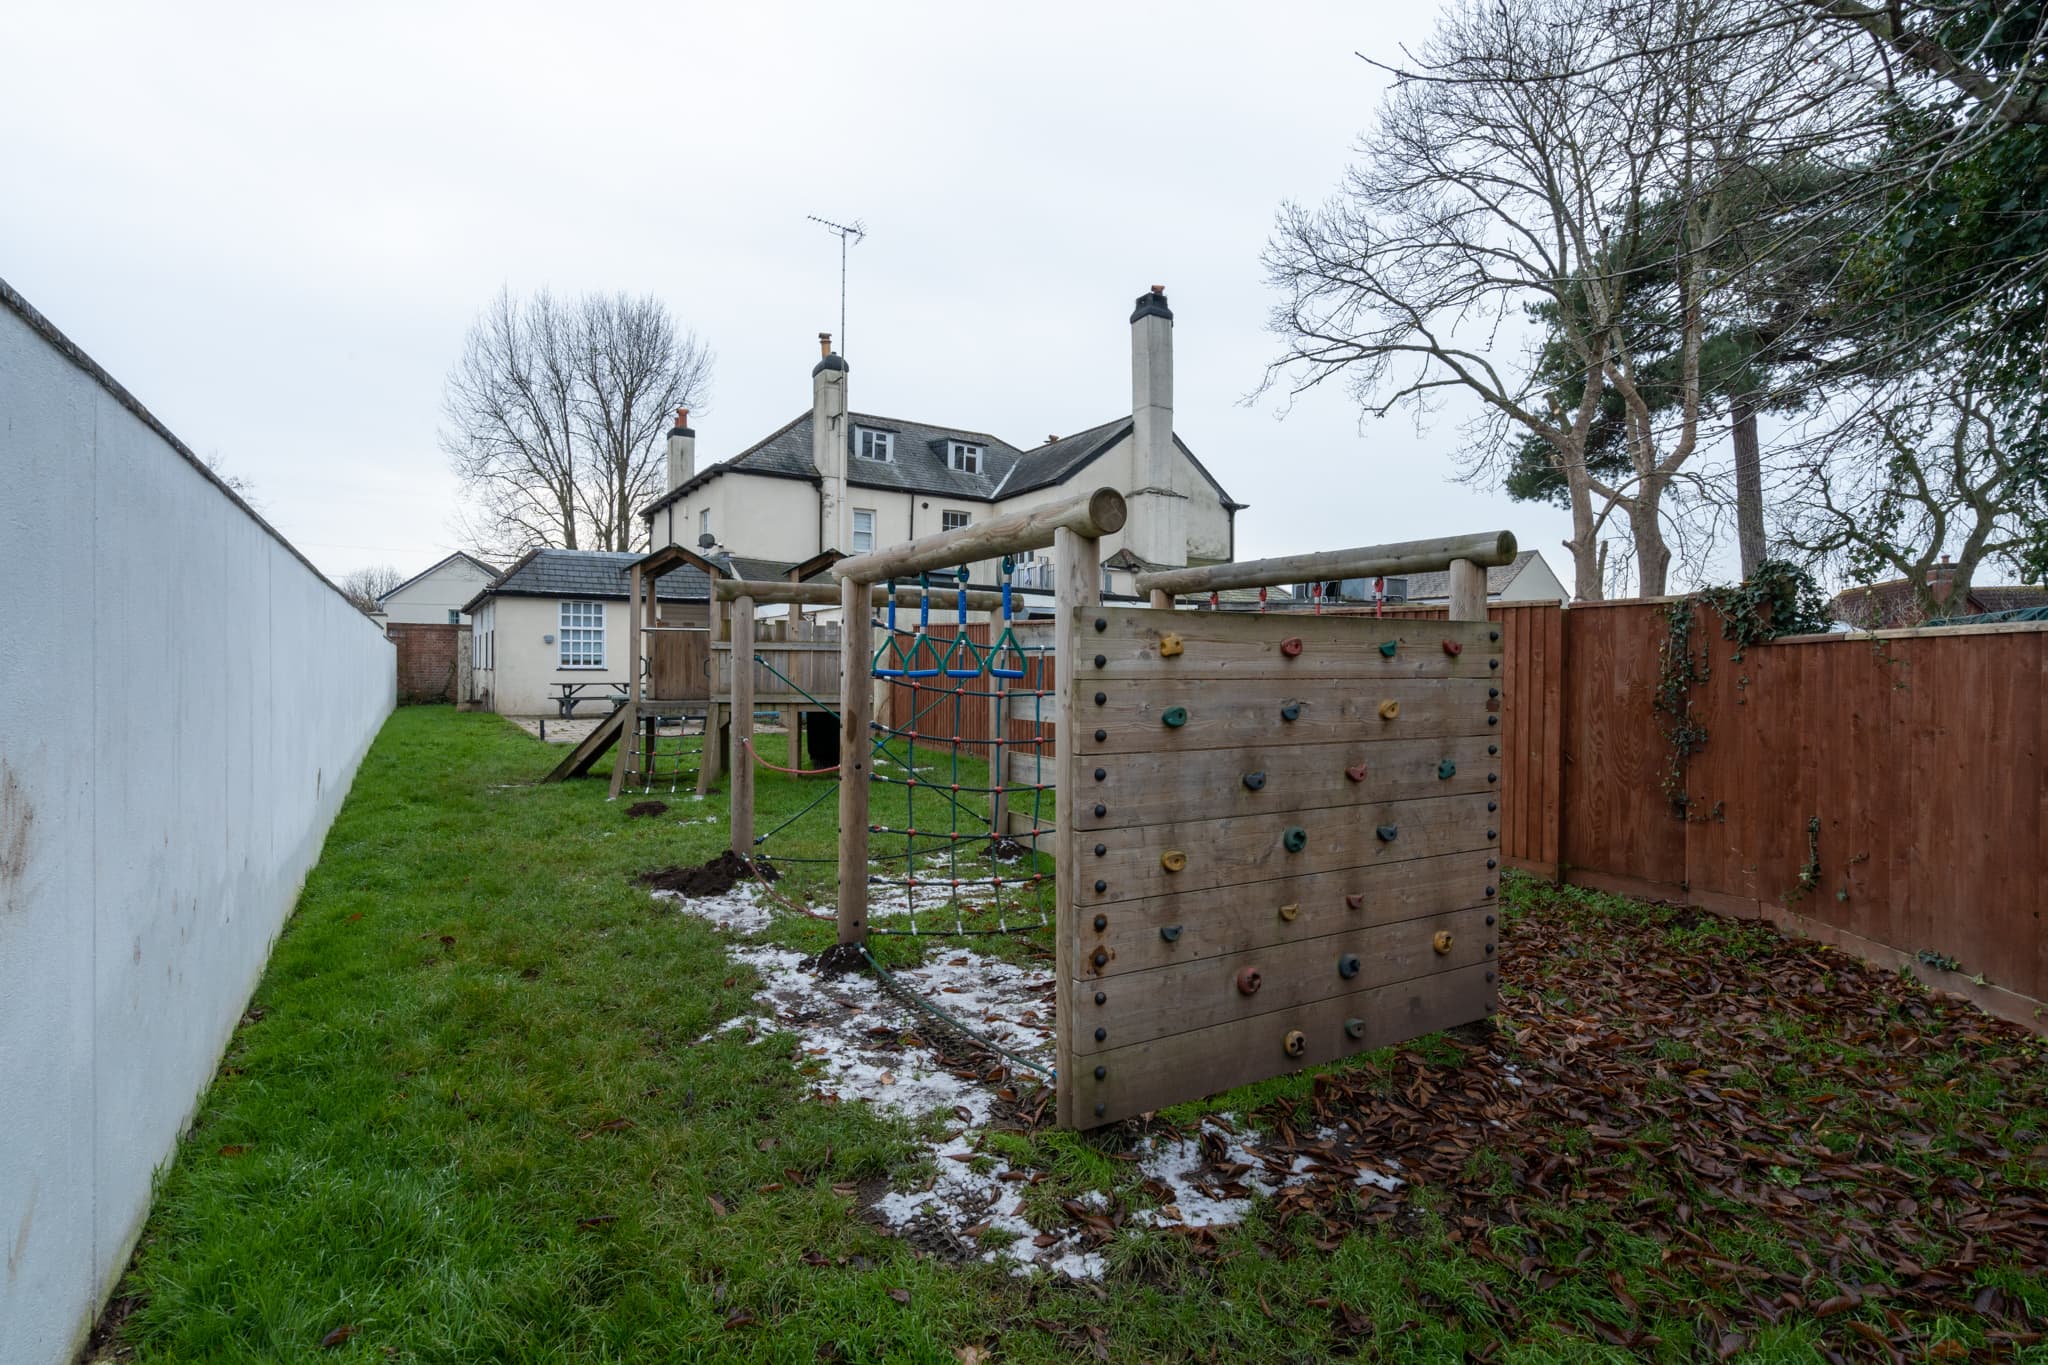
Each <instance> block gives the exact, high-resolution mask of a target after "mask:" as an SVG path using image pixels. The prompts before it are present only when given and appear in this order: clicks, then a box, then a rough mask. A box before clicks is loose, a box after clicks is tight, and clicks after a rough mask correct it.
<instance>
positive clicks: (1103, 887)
mask: <svg viewBox="0 0 2048 1365" xmlns="http://www.w3.org/2000/svg"><path fill="white" fill-rule="evenodd" d="M1107 890H1109V883H1108V882H1106V881H1103V880H1102V879H1101V878H1100V877H1098V878H1096V879H1095V894H1096V895H1098V896H1099V895H1101V894H1102V893H1103V892H1105V891H1107Z"/></svg>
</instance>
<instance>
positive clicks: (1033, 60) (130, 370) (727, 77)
mask: <svg viewBox="0 0 2048 1365" xmlns="http://www.w3.org/2000/svg"><path fill="white" fill-rule="evenodd" d="M1433 14H1434V7H1433V6H1432V5H1431V4H1429V3H1427V0H1424V2H1423V3H1415V4H1406V5H1395V4H1386V3H1374V4H1351V5H1312V4H1292V5H1287V6H1267V7H1249V6H1244V5H1234V6H1227V7H1226V6H1216V7H1208V6H1201V5H1194V4H1186V3H1177V4H1172V5H1160V6H1156V7H1145V8H1142V9H1141V8H1140V7H1137V6H1134V5H1126V4H1104V3H1099V2H1098V3H1094V4H1085V5H1054V4H1037V5H1030V6H1014V7H1004V8H1001V9H998V8H996V7H983V6H967V5H961V4H958V3H954V4H934V5H930V6H921V5H920V6H913V5H900V4H882V5H856V4H839V5H834V6H830V7H825V6H817V7H809V6H793V5H792V6H785V5H772V4H746V5H737V4H726V5H718V6H681V5H674V4H665V5H648V6H644V7H642V6H597V5H573V6H570V5H549V6H545V7H542V6H533V7H525V6H516V5H511V4H502V3H500V4H492V5H490V6H487V7H486V6H478V7H473V8H472V7H457V6H452V5H432V6H429V5H418V4H404V5H398V4H391V5H383V4H354V5H345V6H329V7H324V8H323V9H321V10H320V11H319V12H318V13H317V14H316V13H315V12H313V11H311V10H309V9H307V8H305V7H300V6H290V5H278V4H275V3H268V4H262V5H251V6H246V7H230V6H225V5H215V4H198V5H175V6H165V5H150V6H146V7H143V6H136V7H129V6H117V5H108V4H74V5H44V6H22V7H17V8H16V9H15V11H14V12H13V13H12V14H11V15H10V17H9V18H8V19H7V21H6V23H5V29H6V37H7V46H8V51H9V55H8V61H7V67H8V73H7V79H6V80H5V81H4V82H0V158H4V164H0V171H4V184H5V186H6V188H5V190H4V193H0V276H4V277H5V278H6V279H8V280H9V281H10V282H11V283H13V285H14V286H15V287H16V288H17V289H19V290H20V291H21V292H22V293H23V294H24V295H26V296H27V298H28V299H29V301H30V302H32V303H34V304H35V305H36V306H37V307H39V308H41V309H42V310H43V311H44V312H45V313H46V314H48V316H49V317H50V318H51V319H52V320H53V321H54V322H55V323H56V324H57V325H58V326H59V327H61V328H62V329H64V330H65V331H66V332H67V333H69V334H70V335H71V337H72V338H73V339H74V340H76V341H77V342H78V343H79V344H80V345H82V346H83V347H84V348H85V349H86V350H87V351H88V352H89V353H90V354H91V355H92V356H94V358H96V359H97V360H99V361H100V363H101V364H103V365H105V366H106V367H107V368H108V369H109V370H110V371H112V373H113V374H114V375H115V376H116V377H117V378H118V379H120V380H121V382H122V383H124V384H125V385H127V386H128V388H129V389H131V390H132V391H133V392H134V393H135V394H136V395H137V396H138V397H139V398H140V399H141V400H142V401H143V402H144V403H145V404H147V405H148V406H149V407H150V408H151V409H152V410H153V411H155V412H156V414H157V415H158V416H159V417H160V418H162V419H163V420H164V421H165V422H166V423H167V424H168V425H169V426H170V428H171V429H172V430H173V431H175V432H177V433H178V434H179V435H180V436H182V437H183V438H184V440H185V441H186V442H187V444H189V445H190V446H192V447H193V448H194V449H195V450H197V451H198V452H199V453H200V454H202V455H209V454H217V456H218V459H219V461H220V463H221V465H222V466H223V467H225V468H226V469H227V470H229V471H231V472H234V473H237V474H240V475H243V476H244V477H246V478H248V479H250V480H253V482H254V484H255V494H256V500H257V502H258V503H259V505H260V506H261V508H262V509H263V511H264V512H265V514H266V515H267V516H268V517H269V518H270V520H271V521H272V522H273V523H274V524H275V525H276V526H277V527H278V528H279V529H280V530H281V531H282V532H283V533H284V534H285V535H286V536H287V537H289V538H290V539H291V540H292V541H293V542H294V543H295V544H297V545H298V546H299V547H300V548H301V549H302V550H304V551H305V552H306V553H307V554H308V555H309V556H310V557H311V558H312V559H313V560H314V561H315V562H316V563H318V564H319V565H321V566H322V567H323V568H325V569H327V570H328V571H329V572H330V573H335V574H339V573H341V572H345V571H347V570H349V569H353V568H356V567H358V566H361V565H366V564H373V563H389V564H392V565H394V566H396V567H397V568H399V569H401V570H403V571H404V572H406V573H411V572H414V571H416V570H418V569H420V568H423V567H425V566H426V565H427V564H429V563H431V562H432V561H433V560H435V559H437V558H439V557H440V556H441V555H443V554H445V553H447V552H448V551H449V550H451V549H454V548H457V541H456V533H455V530H454V513H455V510H456V507H457V500H458V497H459V490H458V488H457V486H456V484H455V482H454V480H453V478H452V477H451V476H450V475H449V473H448V471H447V465H446V461H445V459H444V457H443V456H442V454H441V452H440V450H439V447H438V445H437V442H436V429H437V426H438V424H439V421H440V400H441V388H442V381H443V378H444V376H445V375H446V374H447V372H448V369H449V366H450V365H451V364H452V363H453V361H454V360H455V358H456V356H457V354H458V352H459V350H460V348H461V345H462V339H463V334H464V332H465V330H466V329H467V327H468V326H469V324H470V322H471V321H472V319H473V318H474V316H475V314H476V312H477V310H478V309H479V308H480V307H481V306H482V305H483V304H484V303H485V302H486V301H487V300H488V299H489V297H490V296H491V295H492V294H493V293H494V292H495V291H496V290H497V289H498V288H499V287H500V286H501V285H509V286H510V287H511V288H512V289H513V290H514V291H515V292H524V291H528V290H531V289H535V288H538V287H540V286H548V287H551V288H553V289H555V290H557V291H562V292H569V293H574V292H580V291H583V290H591V289H601V290H626V291H629V292H633V293H642V292H646V293H652V294H655V295H658V296H659V297H660V298H662V299H663V300H665V301H666V302H667V303H668V305H669V307H670V309H671V310H672V311H673V312H674V314H675V316H676V317H677V318H678V319H679V320H680V321H681V322H682V323H683V324H685V325H686V326H689V327H691V328H694V329H695V330H696V331H697V332H698V334H699V335H700V336H701V337H702V338H703V339H704V340H705V341H706V342H708V343H709V344H710V345H711V346H712V347H713V348H714V349H715V350H716V352H717V356H718V369H717V377H716V381H715V384H714V388H713V392H712V396H711V401H710V403H709V404H707V405H705V407H704V408H703V409H701V410H700V411H699V412H697V413H696V414H695V416H694V420H693V425H694V427H695V428H696V431H697V433H698V457H699V460H700V463H701V462H703V461H707V460H714V459H723V458H725V457H727V456H729V455H731V454H734V453H735V452H737V451H738V450H740V449H742V448H744V447H745V446H746V445H748V444H750V443H751V442H753V441H755V440H757V439H758V438H760V437H761V436H764V435H766V434H767V433H768V432H769V431H771V430H773V429H774V428H775V427H777V426H779V425H781V424H782V423H784V422H786V421H788V420H789V419H790V418H791V417H794V416H795V415H797V414H798V413H799V412H801V411H802V410H804V409H805V408H806V407H807V406H808V403H809V383H810V380H809V376H810V368H811V365H812V363H813V362H814V361H815V360H816V358H817V345H816V334H817V333H818V332H820V331H835V330H837V329H838V311H839V297H838V295H839V281H838V268H839V253H838V244H837V243H836V241H835V240H834V239H833V238H832V237H831V236H830V235H829V234H827V233H826V231H825V230H824V229H822V228H820V227H818V226H817V225H815V224H812V223H808V222H806V221H805V215H806V214H811V213H815V214H820V215H823V216H826V217H838V218H840V219H842V220H846V219H853V218H859V219H861V220H863V221H864V222H865V223H866V224H867V226H868V228H869V231H870V234H871V235H870V236H869V237H868V239H867V240H866V241H865V242H864V243H862V244H860V245H858V246H856V247H854V248H853V250H852V252H851V258H850V259H851V283H850V288H849V294H850V301H849V316H848V332H849V335H848V336H847V337H846V338H845V340H846V346H845V354H846V357H847V360H848V362H849V364H850V366H851V369H852V380H851V382H852V402H853V406H854V407H855V408H856V409H857V410H860V411H866V412H874V413H880V414H885V415H889V416H896V417H902V418H912V419H918V420H924V421H931V422H939V423H947V424H955V425H959V426H962V427H968V428H974V429H980V430H986V431H989V432H993V433H994V434H996V435H998V436H1000V437H1002V438H1003V439H1005V440H1008V441H1012V442H1014V443H1016V444H1017V445H1019V446H1025V447H1029V446H1031V445H1034V444H1036V443H1038V442H1039V441H1040V440H1042V439H1043V438H1044V437H1045V436H1046V435H1048V434H1050V433H1060V434H1066V433H1069V432H1072V431H1076V430H1079V429H1080V428H1082V427H1085V426H1089V425H1092V424H1094V423H1097V422H1101V421H1104V420H1107V419H1108V418H1110V417H1112V416H1114V415H1116V414H1119V413H1127V412H1129V411H1130V363H1129V345H1130V339H1129V328H1128V324H1127V319H1128V317H1129V313H1130V308H1131V301H1132V299H1133V298H1134V297H1135V296H1136V295H1137V294H1138V293H1140V292H1141V291H1143V290H1144V289H1145V288H1146V287H1147V286H1149V285H1151V284H1155V283H1156V284H1164V285H1165V286H1167V289H1168V293H1169V296H1170V298H1171V300H1172V304H1173V309H1174V313H1175V318H1176V326H1175V347H1176V358H1177V363H1178V368H1177V374H1176V413H1175V427H1176V429H1177V430H1178V431H1179V433H1180V435H1181V437H1182V439H1183V440H1185V441H1186V442H1187V443H1188V444H1189V445H1190V446H1191V447H1192V448H1193V449H1194V450H1195V451H1196V453H1197V454H1198V455H1200V457H1201V458H1202V460H1203V461H1204V462H1205V463H1206V464H1207V465H1208V467H1209V468H1210V469H1211V470H1212V471H1213V472H1214V473H1215V474H1216V475H1217V476H1218V478H1219V479H1220V480H1221V481H1222V482H1223V484H1224V486H1225V487H1226V488H1228V489H1229V490H1230V492H1231V493H1232V494H1233V495H1234V496H1235V497H1236V498H1237V499H1238V500H1239V501H1241V502H1245V503H1249V504H1250V509H1249V510H1248V511H1246V512H1243V513H1241V514H1239V518H1238V548H1239V554H1240V557H1254V556H1260V555H1268V554H1279V553H1290V552H1295V551H1300V550H1308V549H1328V548H1336V547H1340V546H1345V545H1354V544H1363V543H1370V542H1374V541H1381V540H1394V539H1407V538H1410V537H1417V536H1424V535H1434V534H1445V533H1453V532H1464V531H1478V530H1491V529H1495V528H1498V527H1503V526H1505V527H1507V528H1510V529H1512V530H1514V531H1515V532H1516V533H1517V535H1518V536H1520V538H1521V540H1522V543H1523V545H1524V547H1525V548H1526V547H1534V548H1539V549H1541V550H1542V551H1543V553H1544V555H1545V557H1546V558H1547V559H1548V560H1549V561H1550V564H1551V566H1552V568H1554V569H1555V570H1556V571H1557V572H1558V574H1559V576H1560V577H1561V578H1563V579H1564V580H1565V581H1566V582H1567V583H1569V582H1570V577H1571V573H1570V565H1569V560H1568V558H1567V557H1566V555H1565V554H1564V552H1563V551H1562V549H1561V548H1560V546H1559V543H1558V542H1559V541H1561V540H1562V538H1563V536H1564V534H1565V532H1566V521H1565V517H1564V515H1563V514H1562V513H1561V512H1557V511H1554V510H1552V509H1548V508H1538V507H1532V506H1528V505H1525V504H1517V503H1512V502H1509V501H1508V500H1507V499H1506V498H1505V497H1503V496H1501V495H1499V494H1498V493H1496V492H1493V491H1491V490H1474V489H1469V488H1465V487H1462V486H1460V485H1457V484H1455V483H1453V482H1451V481H1450V480H1449V477H1448V476H1449V473H1450V471H1451V468H1452V466H1451V459H1452V456H1453V454H1454V452H1455V451H1456V450H1457V448H1458V444H1459V438H1460V410H1459V409H1456V408H1453V409H1451V410H1449V411H1446V412H1443V413H1440V414H1437V415H1435V416H1434V417H1433V418H1431V419H1429V421H1428V422H1427V424H1426V425H1425V428H1424V429H1423V430H1422V431H1420V432H1418V431H1417V429H1416V423H1415V421H1414V420H1413V419H1412V418H1410V417H1406V416H1396V417H1393V418H1389V419H1387V420H1385V421H1370V420H1368V421H1365V422H1364V423H1363V424H1361V420H1360V417H1359V415H1358V413H1357V411H1356V409H1355V408H1354V407H1353V406H1352V405H1351V403H1350V402H1349V400H1348V399H1347V398H1346V397H1345V396H1344V395H1343V394H1341V393H1339V392H1337V391H1335V390H1334V389H1332V390H1329V391H1326V392H1317V393H1315V394H1313V395H1311V396H1309V397H1308V398H1306V399H1304V400H1302V401H1300V402H1297V403H1295V404H1294V405H1293V406H1292V409H1291V410H1290V411H1288V412H1287V413H1286V414H1285V416H1284V418H1283V417H1282V416H1281V413H1280V404H1279V403H1278V402H1277V401H1276V400H1273V399H1267V400H1265V401H1263V402H1261V403H1259V404H1257V405H1255V406H1251V407H1246V406H1243V405H1242V404H1241V401H1240V400H1241V399H1243V397H1244V396H1245V395H1246V394H1247V393H1249V392H1250V391H1251V390H1253V389H1254V388H1255V387H1256V386H1257V384H1258V383H1259V380H1260V377H1261V374H1262V371H1263V368H1264V364H1265V362H1266V360H1267V359H1268V358H1269V357H1270V356H1271V355H1272V354H1273V353H1274V351H1275V347H1276V339H1275V338H1274V337H1273V336H1272V335H1271V334H1270V333H1268V332H1267V331H1266V329H1265V322H1266V314H1267V310H1268V308H1269V306H1270V303H1271V295H1270V293H1269V291H1268V289H1267V287H1266V285H1265V282H1264V279H1263V274H1262V271H1261V268H1260V265H1259V253H1260V249H1261V247H1262V245H1263V243H1264V241H1265V238H1266V235H1267V232H1268V230H1269V227H1270V224H1271V221H1272V217H1273V213H1274V210H1275V208H1276V207H1277V206H1278V204H1279V203H1280V202H1281V201H1282V200H1283V199H1286V198H1290V197H1292V198H1297V199H1320V198H1321V197H1322V196H1324V195H1325V194H1327V193H1328V192H1329V191H1330V190H1331V189H1332V188H1333V187H1334V186H1335V185H1336V183H1337V180H1338V177H1339V175H1340V174H1341V172H1342V170H1343V168H1344V166H1345V164H1346V163H1347V161H1348V160H1349V159H1350V156H1351V148H1352V145H1353V143H1354V141H1355V139H1356V138H1357V136H1358V135H1359V134H1360V133H1361V132H1362V131H1363V130H1364V129H1365V128H1366V127H1367V126H1368V124H1369V123H1370V120H1371V117H1372V113H1373V109H1374V107H1375V105H1376V103H1377V101H1378V98H1379V95H1380V93H1381V90H1382V88H1383V87H1382V79H1381V78H1380V77H1379V76H1377V75H1376V74H1375V73H1374V72H1373V71H1372V70H1371V69H1370V68H1369V67H1367V66H1366V65H1365V64H1364V63H1362V62H1360V61H1359V60H1358V59H1357V57H1356V56H1354V55H1353V54H1354V52H1355V51H1364V52H1367V53H1370V54H1373V55H1375V56H1380V57H1385V58H1392V57H1394V56H1396V55H1397V47H1398V45H1399V44H1402V43H1404V42H1405V43H1408V44H1411V45H1412V44H1413V43H1415V42H1416V41H1418V40H1420V39H1421V38H1422V37H1423V36H1424V35H1425V33H1426V31H1427V28H1428V26H1429V24H1430V22H1431V19H1432V17H1433ZM735 548H741V549H743V548H744V547H735Z"/></svg>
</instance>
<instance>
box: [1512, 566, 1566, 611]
mask: <svg viewBox="0 0 2048 1365" xmlns="http://www.w3.org/2000/svg"><path fill="white" fill-rule="evenodd" d="M1499 600H1500V601H1502V602H1555V603H1557V604H1558V605H1559V606H1569V605H1570V604H1571V600H1572V594H1571V589H1569V588H1567V587H1565V585H1564V583H1563V582H1562V581H1561V580H1560V579H1559V578H1558V576H1557V575H1556V574H1555V573H1553V572H1551V568H1550V565H1549V564H1548V563H1546V562H1545V561H1544V558H1543V556H1542V555H1541V554H1538V555H1536V556H1535V558H1533V559H1531V560H1530V561H1529V562H1528V563H1527V564H1524V565H1523V566H1522V571H1521V572H1520V573H1518V574H1516V575H1515V581H1514V582H1512V583H1510V584H1508V586H1507V589H1506V590H1505V591H1504V592H1502V593H1501V595H1500V598H1499Z"/></svg>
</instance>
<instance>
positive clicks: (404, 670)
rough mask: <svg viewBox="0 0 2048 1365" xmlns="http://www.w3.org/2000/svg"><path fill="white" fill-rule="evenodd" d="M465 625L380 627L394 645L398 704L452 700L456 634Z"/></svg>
mask: <svg viewBox="0 0 2048 1365" xmlns="http://www.w3.org/2000/svg"><path fill="white" fill-rule="evenodd" d="M468 631H469V627H468V626H450V625H414V624H410V623H407V622H402V621H394V622H392V623H391V624H390V625H387V626H386V627H385V628H384V633H385V634H386V635H388V636H390V637H391V642H392V643H393V644H395V645H397V646H398V704H399V705H400V706H413V705H417V704H419V703H421V702H437V701H454V700H455V699H456V698H455V659H456V637H457V636H458V635H463V634H467V633H468Z"/></svg>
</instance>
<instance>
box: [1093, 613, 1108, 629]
mask: <svg viewBox="0 0 2048 1365" xmlns="http://www.w3.org/2000/svg"><path fill="white" fill-rule="evenodd" d="M1095 629H1096V631H1097V632H1098V633H1100V632H1102V631H1105V630H1108V629H1109V622H1107V621H1105V620H1103V619H1102V618H1101V617H1100V616H1098V617H1096V618H1095Z"/></svg>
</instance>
